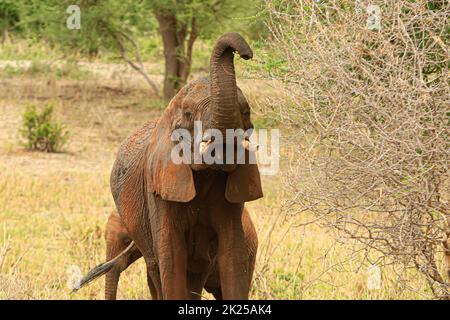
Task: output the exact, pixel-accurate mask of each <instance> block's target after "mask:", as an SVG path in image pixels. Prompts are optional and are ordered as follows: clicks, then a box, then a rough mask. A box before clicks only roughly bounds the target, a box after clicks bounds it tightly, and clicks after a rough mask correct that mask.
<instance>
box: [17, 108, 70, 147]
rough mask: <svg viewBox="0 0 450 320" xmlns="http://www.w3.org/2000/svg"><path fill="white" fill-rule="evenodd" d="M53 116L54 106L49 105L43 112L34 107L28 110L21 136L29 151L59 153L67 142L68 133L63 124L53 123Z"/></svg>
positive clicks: (24, 115)
mask: <svg viewBox="0 0 450 320" xmlns="http://www.w3.org/2000/svg"><path fill="white" fill-rule="evenodd" d="M52 114H53V105H52V104H47V105H46V106H45V108H44V109H43V110H42V111H41V112H39V111H38V110H36V106H34V105H32V106H28V107H27V108H26V110H25V113H24V114H23V127H22V129H21V134H22V136H23V137H24V138H25V139H26V147H27V148H28V149H30V150H39V151H45V152H57V151H59V150H61V148H62V146H63V145H64V144H65V143H66V142H67V138H68V134H69V133H68V131H67V130H65V129H64V126H63V125H62V124H60V123H56V122H52Z"/></svg>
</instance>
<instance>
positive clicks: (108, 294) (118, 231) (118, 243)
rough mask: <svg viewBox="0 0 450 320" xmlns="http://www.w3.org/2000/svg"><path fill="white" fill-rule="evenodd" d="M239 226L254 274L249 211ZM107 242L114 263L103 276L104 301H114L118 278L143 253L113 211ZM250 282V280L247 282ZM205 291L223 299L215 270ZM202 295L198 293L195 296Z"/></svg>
mask: <svg viewBox="0 0 450 320" xmlns="http://www.w3.org/2000/svg"><path fill="white" fill-rule="evenodd" d="M242 225H243V227H244V233H245V244H246V248H247V252H248V256H249V261H250V268H251V269H250V274H252V273H253V267H254V265H255V259H256V251H257V247H258V238H257V235H256V230H255V227H254V226H253V223H252V221H251V219H250V215H249V213H248V210H247V209H246V208H244V210H243V212H242ZM105 240H106V259H107V260H108V261H113V260H114V259H115V258H116V259H115V260H114V263H113V264H112V265H111V268H110V269H109V270H108V272H107V273H106V279H105V299H106V300H115V299H116V296H117V287H118V284H119V279H120V274H121V273H122V272H123V271H125V270H126V269H127V268H128V267H129V266H130V265H131V264H132V263H133V262H135V261H136V260H138V259H140V258H141V257H142V253H141V252H140V251H139V249H138V248H137V247H136V245H134V243H133V240H132V239H131V237H130V236H129V234H128V231H127V229H126V228H125V225H124V224H123V222H122V219H121V218H120V216H119V214H118V212H117V211H116V210H114V211H113V212H112V213H111V215H110V216H109V218H108V222H107V224H106V231H105ZM250 280H251V279H250ZM205 290H206V291H207V292H209V293H211V294H213V296H214V298H216V299H217V300H220V299H222V291H221V288H220V276H219V272H218V270H217V268H213V271H212V272H211V273H210V274H209V276H208V279H207V280H206V283H205ZM194 294H198V295H199V296H200V295H201V292H199V293H194Z"/></svg>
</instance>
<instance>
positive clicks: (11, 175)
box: [0, 77, 426, 299]
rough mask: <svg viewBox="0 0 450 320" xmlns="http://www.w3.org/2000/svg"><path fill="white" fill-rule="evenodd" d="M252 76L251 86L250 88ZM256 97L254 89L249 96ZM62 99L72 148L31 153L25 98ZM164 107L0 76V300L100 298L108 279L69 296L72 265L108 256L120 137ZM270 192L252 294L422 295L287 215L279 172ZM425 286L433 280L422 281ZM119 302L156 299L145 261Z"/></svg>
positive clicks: (128, 95)
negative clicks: (22, 140)
mask: <svg viewBox="0 0 450 320" xmlns="http://www.w3.org/2000/svg"><path fill="white" fill-rule="evenodd" d="M251 89H252V87H251V85H249V84H248V83H247V84H245V85H244V91H249V90H251ZM252 95H253V96H254V97H255V96H256V95H255V94H254V93H250V96H252ZM48 100H53V101H55V102H56V112H57V117H58V118H59V119H60V120H61V121H62V122H63V123H65V124H66V125H67V127H68V129H69V130H70V132H71V139H70V141H69V143H68V145H67V146H66V150H65V152H64V153H60V154H42V153H33V152H25V151H24V150H23V148H22V147H21V146H20V144H19V142H18V141H19V135H18V128H19V127H20V124H21V114H22V112H23V110H24V108H25V105H26V104H27V103H35V104H43V103H45V102H47V101H48ZM159 113H160V103H158V102H155V101H154V100H153V98H152V97H151V96H150V95H149V94H148V93H147V90H146V87H145V86H142V85H140V84H139V83H130V82H123V81H121V79H116V80H105V79H102V80H101V81H100V80H99V79H96V80H89V81H85V82H82V83H81V82H76V81H67V80H58V81H52V82H47V81H46V80H43V79H41V80H36V79H33V81H31V80H29V79H27V78H20V77H19V78H14V79H10V80H8V81H3V82H0V119H1V120H0V299H102V298H103V290H102V287H103V280H99V281H96V282H95V283H93V284H92V285H90V286H88V287H87V288H85V289H83V290H81V291H80V292H78V293H76V294H73V295H71V294H70V290H69V289H68V287H67V281H68V278H69V276H70V274H68V270H71V269H73V267H72V266H78V267H79V268H80V269H81V270H82V272H86V271H87V270H88V269H89V268H91V267H92V266H94V265H96V264H97V263H100V262H102V261H103V260H104V251H105V243H104V239H103V232H104V225H105V223H106V219H107V217H108V215H109V213H110V210H111V208H112V206H113V201H112V197H111V195H110V191H109V172H110V169H111V166H112V163H113V160H114V157H115V152H116V150H117V148H118V146H119V143H120V141H121V140H122V139H123V138H124V137H125V136H126V135H127V134H128V133H129V132H130V131H131V130H132V129H133V128H135V127H137V126H139V125H140V124H141V123H143V122H144V121H145V120H147V119H151V118H155V117H157V116H158V114H159ZM263 183H264V189H265V195H266V196H265V198H263V199H261V200H258V201H256V202H252V203H249V204H248V207H249V208H250V211H251V214H252V217H253V220H254V222H255V224H256V227H257V230H258V234H259V239H260V249H259V254H258V261H257V268H256V274H255V282H254V285H253V289H252V295H251V297H252V298H257V299H366V298H368V299H371V298H376V299H379V298H381V299H398V298H408V299H409V298H411V299H414V298H420V297H421V295H420V293H419V294H418V293H414V294H413V293H411V292H409V291H404V288H399V287H397V286H396V275H395V272H394V271H393V270H391V269H386V270H382V272H383V283H382V287H381V289H380V290H376V291H368V290H367V288H366V277H367V275H366V268H365V267H360V266H359V265H358V257H357V256H354V257H349V256H348V255H347V250H346V247H345V245H341V244H338V243H336V242H335V241H334V237H332V236H331V235H329V234H328V233H327V231H326V230H325V229H321V228H320V227H319V226H317V225H313V224H308V225H306V226H302V225H301V224H302V223H304V222H306V221H308V219H310V218H311V217H309V216H308V214H304V215H298V216H295V217H290V216H287V215H286V214H285V213H284V212H283V210H282V209H281V208H282V206H281V204H282V202H283V193H282V192H281V191H280V190H282V188H281V182H280V180H279V178H278V177H265V178H264V181H263ZM413 281H416V283H415V287H417V286H419V287H422V288H424V289H423V292H422V293H426V289H425V288H426V286H425V284H417V281H420V280H413ZM118 297H119V298H120V299H148V298H149V293H148V289H147V285H146V276H145V268H144V265H143V261H138V262H137V263H135V265H133V266H131V267H130V268H129V270H127V271H126V272H125V274H124V275H123V276H122V279H121V283H120V288H119V293H118Z"/></svg>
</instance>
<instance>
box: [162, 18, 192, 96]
mask: <svg viewBox="0 0 450 320" xmlns="http://www.w3.org/2000/svg"><path fill="white" fill-rule="evenodd" d="M155 16H156V19H157V20H158V24H159V29H160V33H161V37H162V41H163V47H164V59H165V72H164V90H163V91H164V99H165V100H170V99H172V98H173V97H174V96H175V94H176V93H177V92H178V90H180V89H181V88H182V87H183V85H184V84H185V83H186V81H187V79H188V77H189V74H190V66H191V60H192V50H193V45H194V42H195V40H196V38H197V28H196V25H195V19H192V21H191V24H190V28H189V26H188V25H187V24H185V23H183V24H180V23H178V21H177V18H176V16H175V15H174V14H172V13H167V12H165V13H164V14H162V13H158V12H155ZM188 33H189V38H188V39H187V43H186V38H187V37H186V36H187V34H188Z"/></svg>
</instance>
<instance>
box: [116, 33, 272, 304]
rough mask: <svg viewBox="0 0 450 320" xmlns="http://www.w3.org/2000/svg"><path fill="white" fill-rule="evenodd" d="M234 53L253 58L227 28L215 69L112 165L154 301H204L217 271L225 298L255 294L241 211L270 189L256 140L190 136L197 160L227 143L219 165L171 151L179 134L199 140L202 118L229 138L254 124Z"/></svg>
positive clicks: (205, 126)
mask: <svg viewBox="0 0 450 320" xmlns="http://www.w3.org/2000/svg"><path fill="white" fill-rule="evenodd" d="M234 52H237V53H238V54H239V55H240V57H241V58H243V59H250V58H252V56H253V53H252V50H251V48H250V47H249V45H248V44H247V42H246V41H245V40H244V39H243V38H242V36H240V35H239V34H238V33H227V34H224V35H222V36H221V37H220V38H219V39H218V40H217V42H216V44H215V46H214V48H213V51H212V54H211V60H210V76H209V77H206V78H201V79H199V80H196V81H193V82H191V83H189V84H187V85H186V86H185V87H183V88H182V89H181V90H180V92H179V93H178V94H177V95H176V96H175V97H174V98H173V99H172V100H171V102H170V103H169V106H168V107H167V108H166V110H165V111H164V113H163V115H162V116H161V117H160V118H159V119H158V120H157V121H156V122H147V123H146V124H145V125H144V126H143V127H142V128H140V129H138V130H137V131H135V132H134V133H133V134H132V135H131V136H129V137H128V138H127V139H126V140H125V141H124V142H123V143H122V145H121V147H120V149H119V152H118V155H117V158H116V161H115V163H114V166H113V169H112V173H111V181H110V182H111V191H112V195H113V198H114V202H115V204H116V207H117V210H118V213H119V215H120V217H121V221H122V222H123V225H124V226H125V228H126V230H127V234H128V235H129V237H130V238H131V239H132V240H133V245H135V246H136V247H137V248H138V250H139V252H141V253H142V255H143V257H144V260H145V263H146V267H147V275H148V285H149V289H150V292H151V294H152V297H153V298H156V299H199V298H200V295H199V294H198V293H201V291H202V289H203V288H204V287H205V285H206V283H207V280H208V279H209V277H210V275H211V274H212V273H213V272H217V274H218V278H219V279H220V294H218V296H220V297H222V298H223V299H248V294H249V289H250V283H251V278H252V271H253V267H254V266H253V264H254V259H253V258H251V256H249V252H248V249H247V245H246V239H245V238H246V236H245V226H244V223H243V221H244V220H245V219H247V218H248V216H247V215H245V214H244V210H243V209H244V203H245V202H247V201H252V200H256V199H258V198H261V197H262V196H263V193H262V188H261V180H260V175H259V171H258V167H257V165H256V164H255V163H254V162H251V161H249V159H250V156H251V155H252V153H253V152H254V149H252V148H250V142H249V137H248V136H245V137H244V136H242V135H241V136H238V135H236V136H235V137H234V138H233V139H232V140H229V139H226V140H225V139H219V138H218V135H212V134H205V135H202V136H201V137H200V139H194V138H192V139H191V140H190V141H189V142H190V144H189V145H190V149H189V151H188V152H189V153H191V154H190V156H191V157H190V159H194V158H195V157H196V156H197V155H198V153H201V154H202V155H203V154H209V155H210V156H211V155H213V156H214V155H215V154H214V152H215V150H228V151H223V153H222V154H221V155H220V156H217V157H214V159H213V161H212V162H205V161H203V160H202V161H200V162H198V161H191V162H184V161H183V162H181V163H176V162H175V161H174V160H173V153H172V151H173V150H174V147H175V146H176V145H177V144H178V143H180V141H173V140H174V139H173V137H174V136H173V134H174V132H175V131H177V130H184V132H188V133H189V134H190V137H195V134H196V133H195V130H194V124H195V123H199V122H201V126H202V130H203V132H211V130H212V132H216V133H217V132H219V133H222V134H223V136H226V135H227V133H228V131H229V130H230V129H234V132H242V131H247V130H249V129H252V128H253V124H252V122H251V119H250V107H249V105H248V102H247V100H246V98H245V97H244V95H243V93H242V91H241V90H240V89H239V88H238V87H237V85H236V77H235V71H234ZM237 129H240V131H239V130H237ZM214 130H215V131H214ZM227 137H228V136H227ZM185 142H186V139H185ZM230 145H232V147H231V150H235V149H236V146H242V147H244V161H243V162H242V161H237V158H236V157H237V154H238V152H235V153H233V154H232V156H231V162H230V161H229V160H230V159H229V154H231V153H230V151H229V150H230V148H228V147H230ZM219 147H221V148H219ZM199 150H200V151H199ZM226 152H228V153H229V154H226ZM184 156H186V154H185V155H184ZM184 156H183V157H184ZM225 158H226V159H227V161H226V162H225V161H223V159H225ZM183 159H184V158H183ZM202 159H203V158H202ZM248 219H249V218H248ZM255 250H256V249H255Z"/></svg>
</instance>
